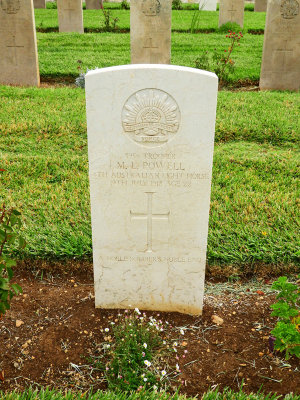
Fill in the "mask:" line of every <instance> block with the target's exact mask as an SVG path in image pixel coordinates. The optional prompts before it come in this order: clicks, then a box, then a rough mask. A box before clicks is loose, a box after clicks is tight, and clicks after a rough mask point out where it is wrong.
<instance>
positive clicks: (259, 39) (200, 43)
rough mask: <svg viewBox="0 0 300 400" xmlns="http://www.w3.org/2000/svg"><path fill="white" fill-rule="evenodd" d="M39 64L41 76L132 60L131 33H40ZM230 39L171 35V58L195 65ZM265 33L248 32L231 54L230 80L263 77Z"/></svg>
mask: <svg viewBox="0 0 300 400" xmlns="http://www.w3.org/2000/svg"><path fill="white" fill-rule="evenodd" d="M37 37H38V50H39V66H40V74H41V76H42V79H45V78H48V77H52V78H55V79H56V78H57V77H62V78H63V77H66V76H73V77H74V78H75V77H76V76H78V60H80V61H81V62H82V64H81V65H82V69H83V70H84V71H85V70H86V68H89V69H94V68H96V67H99V68H103V67H108V66H113V65H123V64H129V63H130V35H129V34H114V33H98V34H97V33H87V34H84V35H80V34H68V33H60V34H58V33H38V35H37ZM229 44H230V42H229V39H228V38H226V34H217V33H210V34H184V33H173V34H172V59H171V63H172V64H175V65H184V66H188V67H195V60H196V59H197V58H198V57H199V56H201V54H203V53H204V52H205V51H208V52H213V51H214V49H216V50H217V51H218V52H221V53H222V52H224V50H226V49H228V46H229ZM262 47H263V36H262V35H250V34H246V35H244V37H243V38H242V40H241V45H240V46H239V47H236V48H235V50H234V53H233V55H232V59H233V60H234V61H235V67H236V68H235V72H234V75H232V76H231V78H230V82H232V83H234V82H238V81H251V82H255V83H257V82H258V80H259V76H260V66H261V57H262Z"/></svg>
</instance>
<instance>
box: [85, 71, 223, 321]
mask: <svg viewBox="0 0 300 400" xmlns="http://www.w3.org/2000/svg"><path fill="white" fill-rule="evenodd" d="M217 90H218V79H217V77H216V75H215V74H213V73H210V72H206V71H200V70H196V69H192V68H186V67H177V66H167V65H165V66H163V65H150V64H144V65H127V66H119V67H110V68H103V69H101V70H96V71H92V72H89V73H88V74H87V76H86V102H87V124H88V148H89V175H90V190H91V211H92V232H93V259H94V278H95V302H96V307H101V308H127V307H129V308H130V307H133V308H134V307H139V308H142V309H150V310H162V311H178V312H183V313H190V314H201V312H202V302H203V286H204V274H205V262H206V246H207V231H208V215H209V204H210V188H211V175H212V160H213V147H214V124H215V115H216V100H217Z"/></svg>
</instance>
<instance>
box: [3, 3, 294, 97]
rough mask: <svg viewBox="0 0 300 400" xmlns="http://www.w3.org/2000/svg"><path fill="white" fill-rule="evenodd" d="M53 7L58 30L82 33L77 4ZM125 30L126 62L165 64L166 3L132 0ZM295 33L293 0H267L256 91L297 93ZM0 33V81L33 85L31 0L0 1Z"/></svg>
mask: <svg viewBox="0 0 300 400" xmlns="http://www.w3.org/2000/svg"><path fill="white" fill-rule="evenodd" d="M230 1H231V0H222V3H221V10H220V14H222V6H224V7H225V4H227V10H229V11H230V12H231V13H234V12H236V10H237V9H238V7H237V6H236V4H237V3H235V4H234V3H230ZM236 1H239V2H240V4H241V7H240V8H239V10H241V13H242V11H243V6H242V2H241V0H236ZM226 2H227V3H226ZM228 4H229V6H228ZM58 8H59V12H58V14H59V20H60V31H74V26H75V25H74V21H75V24H76V21H77V28H78V31H79V32H83V26H82V7H81V0H58ZM241 13H240V15H242V14H241ZM231 15H233V14H231ZM241 19H242V16H241ZM231 21H232V22H233V18H231ZM235 21H236V22H238V19H235ZM240 21H241V20H240ZM71 22H72V26H70V24H71ZM224 22H225V21H224ZM131 27H132V29H131V53H132V63H156V64H157V63H160V64H164V63H166V64H168V63H169V62H170V48H171V0H166V1H164V2H162V1H161V0H142V1H139V0H132V4H131ZM299 28H300V24H299V0H270V1H269V5H268V12H267V20H266V29H265V41H264V52H263V62H262V71H261V82H260V87H261V88H262V89H272V88H274V89H292V90H298V88H299V71H300V67H299V60H300V57H299V51H300V50H299V39H298V38H299ZM0 33H1V38H3V40H1V42H0V51H1V53H0V54H1V57H0V67H1V71H2V73H1V75H0V82H1V83H4V84H5V83H7V84H20V85H38V84H39V72H38V61H37V47H36V34H35V23H34V15H33V7H32V0H9V1H8V0H2V1H1V2H0Z"/></svg>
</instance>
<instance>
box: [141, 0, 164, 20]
mask: <svg viewBox="0 0 300 400" xmlns="http://www.w3.org/2000/svg"><path fill="white" fill-rule="evenodd" d="M160 7H161V5H160V1H159V0H143V3H142V11H143V13H144V14H145V15H147V16H148V17H149V16H150V17H151V16H152V17H153V16H155V15H157V14H159V13H160Z"/></svg>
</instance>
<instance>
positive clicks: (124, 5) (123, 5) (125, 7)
mask: <svg viewBox="0 0 300 400" xmlns="http://www.w3.org/2000/svg"><path fill="white" fill-rule="evenodd" d="M121 9H122V10H130V4H129V3H128V1H127V0H122V3H121Z"/></svg>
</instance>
